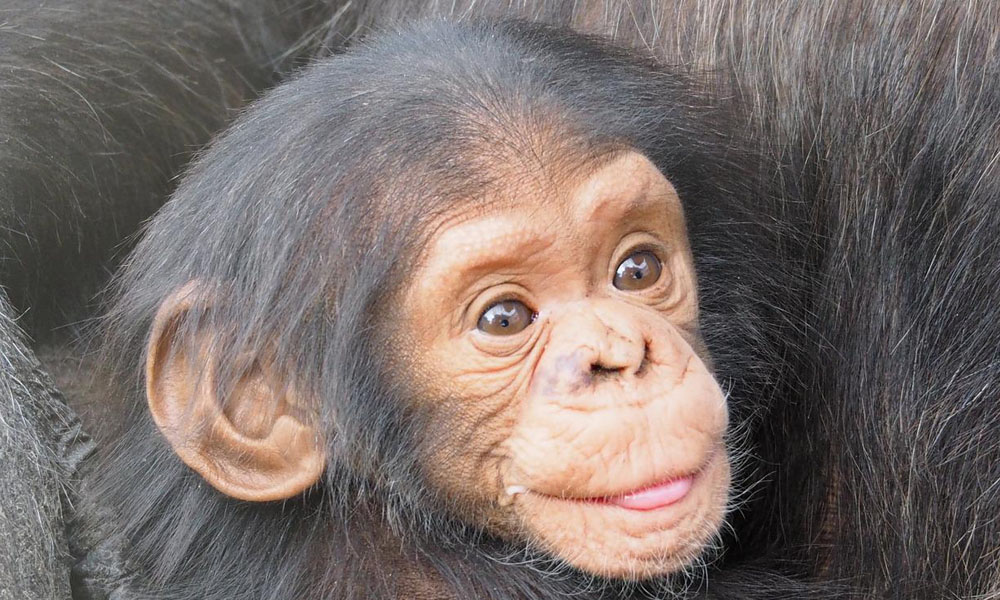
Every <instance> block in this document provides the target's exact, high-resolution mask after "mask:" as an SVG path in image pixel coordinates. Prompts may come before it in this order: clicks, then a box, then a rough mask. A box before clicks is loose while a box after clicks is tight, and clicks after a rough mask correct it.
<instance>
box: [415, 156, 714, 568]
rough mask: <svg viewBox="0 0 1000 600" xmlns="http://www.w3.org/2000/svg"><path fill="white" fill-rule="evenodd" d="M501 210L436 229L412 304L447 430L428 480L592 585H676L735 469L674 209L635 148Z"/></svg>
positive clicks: (426, 380)
mask: <svg viewBox="0 0 1000 600" xmlns="http://www.w3.org/2000/svg"><path fill="white" fill-rule="evenodd" d="M498 200H499V201H498V202H492V203H489V206H493V207H494V208H493V209H488V210H486V211H483V212H479V213H475V214H474V215H473V216H469V217H465V218H456V219H451V220H446V221H444V222H442V223H439V224H438V226H437V227H436V228H434V229H433V234H432V236H431V239H430V243H429V246H428V247H427V249H426V252H425V256H424V258H423V260H422V261H421V265H420V267H419V269H418V270H416V272H415V273H414V275H413V277H412V279H411V285H410V286H409V288H408V289H407V292H406V294H405V301H404V302H403V305H402V310H401V317H402V320H401V323H402V328H403V330H404V331H405V332H406V333H405V335H403V336H401V344H400V346H401V351H402V352H403V354H404V355H405V356H406V357H407V358H406V361H407V362H408V363H409V365H410V366H409V368H408V369H407V370H408V371H409V372H410V374H411V375H412V376H413V377H414V378H415V380H416V381H417V382H418V387H419V388H420V394H419V396H418V397H420V398H422V399H423V400H422V401H425V402H428V403H435V404H437V406H431V407H430V408H431V410H434V411H440V415H441V419H440V420H439V421H438V422H439V423H441V427H440V428H438V429H437V430H436V431H435V432H434V433H433V434H432V435H433V436H434V437H435V438H436V443H435V444H433V447H434V451H433V453H432V456H431V457H429V458H428V459H427V460H429V461H430V462H431V463H432V464H433V468H429V469H427V471H428V472H429V473H430V474H431V477H432V478H433V480H434V483H435V484H436V486H438V487H439V488H440V489H441V490H442V491H443V493H445V494H446V495H448V496H449V497H451V498H452V499H454V500H455V501H456V503H457V505H458V506H460V507H462V510H465V511H467V513H468V514H471V515H475V518H476V519H477V520H483V521H485V522H487V523H489V524H490V525H489V526H490V528H491V529H492V530H494V531H495V532H498V533H500V534H501V535H506V536H512V537H517V538H523V537H528V538H529V539H532V540H536V541H537V542H538V543H539V544H540V545H541V546H542V547H544V548H545V549H547V550H548V551H549V552H551V553H553V554H555V555H556V556H558V557H559V558H561V559H564V560H566V561H567V562H569V563H570V564H573V565H575V566H577V567H579V568H581V569H583V570H586V571H589V572H592V573H597V574H601V575H609V576H629V577H647V576H652V575H655V574H659V573H664V572H670V571H675V570H678V569H681V568H683V567H684V566H685V565H687V564H689V563H690V562H691V561H692V560H694V559H695V558H696V557H697V556H698V555H699V554H700V553H701V551H702V549H703V548H704V547H705V546H706V544H708V543H709V542H710V540H711V538H712V537H713V536H715V535H716V533H717V530H718V528H719V525H720V523H721V521H722V518H723V515H724V512H725V507H726V502H727V494H728V487H729V463H728V459H727V454H726V448H725V446H724V443H723V434H724V432H725V429H726V425H727V413H726V402H725V397H724V395H723V393H722V392H721V390H720V389H719V386H718V384H717V383H716V381H715V379H714V378H713V376H712V374H711V373H710V371H709V368H708V367H707V365H706V362H707V360H706V358H705V357H704V356H703V355H704V352H703V351H702V350H701V348H702V345H701V343H700V340H699V337H698V333H697V320H698V298H697V291H696V285H695V274H694V270H693V266H692V258H691V252H690V249H689V245H688V240H687V235H686V232H685V225H684V217H683V212H682V209H681V204H680V200H679V198H678V196H677V193H676V191H675V190H674V187H673V186H672V185H671V184H670V182H669V181H668V180H667V179H666V178H665V177H664V176H663V175H662V174H661V173H660V172H659V171H658V170H657V169H656V167H655V166H654V165H653V164H652V163H651V162H650V161H649V160H647V159H646V158H645V157H644V156H642V155H640V154H638V153H636V152H631V151H630V152H624V153H618V154H616V155H615V156H614V157H613V158H611V159H610V160H607V161H605V162H603V163H602V164H600V165H599V166H598V167H597V168H596V169H595V168H593V167H590V168H588V169H583V170H582V175H581V172H580V171H578V172H577V173H576V174H575V175H574V176H573V177H562V178H548V177H534V178H526V179H524V180H522V181H520V182H519V183H518V184H516V185H513V186H511V188H510V189H507V190H504V191H503V192H502V198H498Z"/></svg>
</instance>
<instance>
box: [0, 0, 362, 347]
mask: <svg viewBox="0 0 1000 600" xmlns="http://www.w3.org/2000/svg"><path fill="white" fill-rule="evenodd" d="M328 4H330V6H328V7H320V6H317V5H316V4H315V3H312V2H308V1H306V0H281V1H274V0H268V1H266V2H265V1H258V0H254V1H251V2H243V1H238V0H185V1H182V2H161V3H158V2H141V3H137V2H129V1H122V0H97V1H83V0H58V1H56V2H44V3H41V2H37V1H34V0H9V1H7V2H4V5H3V7H2V8H0V72H2V73H3V75H2V77H0V257H2V260H0V281H2V283H3V285H4V287H5V288H6V289H7V290H8V292H9V294H10V300H11V303H12V304H13V305H14V308H15V309H16V310H18V311H19V312H22V313H25V314H24V316H23V317H22V319H21V327H22V328H24V329H26V330H27V331H28V332H29V333H31V334H32V335H33V336H34V337H35V338H36V339H39V338H41V339H48V338H50V337H52V336H51V335H50V331H51V330H52V329H53V328H55V327H58V326H62V325H65V324H66V323H70V322H72V321H73V320H74V319H80V318H81V317H84V316H86V312H85V311H84V310H83V307H84V306H85V305H86V304H87V303H88V302H89V301H90V300H91V298H92V296H93V294H94V293H95V292H96V291H97V290H98V289H99V288H100V285H101V283H102V282H103V281H105V280H106V278H107V275H106V274H107V272H108V262H109V260H110V259H111V256H112V254H113V251H114V248H115V247H116V245H118V244H120V243H121V241H122V240H123V239H124V238H125V237H126V236H128V235H130V234H131V233H133V232H134V230H135V229H136V227H137V226H138V224H139V222H140V221H141V220H143V219H145V218H146V217H148V216H149V214H151V213H152V212H153V211H154V210H155V209H156V208H157V207H158V206H159V205H160V204H161V203H162V202H163V201H164V199H165V198H166V196H167V195H168V194H169V190H170V187H171V178H172V177H174V176H175V175H176V174H177V172H178V171H179V169H180V168H181V166H182V165H183V164H184V163H185V162H186V160H187V159H189V158H190V156H191V154H192V153H193V152H194V151H195V150H197V148H198V147H199V146H200V145H201V144H204V143H205V142H206V141H207V140H208V138H209V136H210V135H211V134H212V133H214V132H215V131H217V130H218V129H220V128H221V127H222V126H223V125H224V124H225V123H226V122H227V121H228V120H229V118H230V117H231V116H232V114H233V113H234V111H235V110H236V109H238V108H240V107H241V106H242V104H243V103H244V102H245V101H246V100H247V99H248V98H249V97H251V96H253V95H254V94H255V93H256V92H257V91H259V90H260V89H261V88H262V87H264V86H266V85H269V84H271V83H273V82H274V78H275V74H276V73H277V72H279V71H280V70H282V69H284V68H287V67H288V66H289V65H288V63H289V62H291V60H292V59H295V58H296V57H297V56H299V55H300V54H301V52H302V51H303V50H304V48H296V43H297V40H299V39H300V38H302V37H303V36H304V32H305V31H307V30H309V29H310V28H312V27H315V26H316V25H317V24H318V23H319V22H321V21H323V20H326V21H327V27H328V28H331V31H344V30H345V29H346V32H350V29H349V24H347V23H345V22H344V21H343V20H330V19H329V17H328V15H327V11H330V10H333V9H334V8H336V5H337V4H339V3H338V2H330V3H328ZM345 19H346V17H345ZM331 26H332V27H331ZM303 41H305V40H303Z"/></svg>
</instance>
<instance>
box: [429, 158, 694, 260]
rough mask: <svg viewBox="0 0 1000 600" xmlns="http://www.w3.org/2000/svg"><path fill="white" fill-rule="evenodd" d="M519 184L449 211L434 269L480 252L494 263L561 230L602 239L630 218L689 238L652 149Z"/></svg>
mask: <svg viewBox="0 0 1000 600" xmlns="http://www.w3.org/2000/svg"><path fill="white" fill-rule="evenodd" d="M551 183H552V182H547V183H542V184H540V185H531V184H529V185H519V186H515V188H514V190H513V191H512V192H511V191H509V193H507V194H504V195H503V197H501V198H500V199H498V200H497V201H495V202H490V203H486V204H484V205H481V206H479V207H477V208H475V209H473V210H471V211H470V213H471V214H456V215H452V216H451V218H447V219H442V220H440V221H439V222H438V223H436V226H434V227H432V228H431V234H430V235H429V239H428V246H427V248H426V249H425V252H424V255H423V259H422V260H421V261H420V264H421V267H422V270H423V271H424V272H427V273H436V272H442V271H450V270H454V269H455V266H456V265H458V264H463V263H466V262H467V261H468V259H469V258H472V257H474V258H475V259H476V261H477V263H481V264H487V265H488V264H489V263H490V262H492V261H494V260H495V261H500V260H502V259H504V258H505V257H508V256H512V255H514V256H528V255H531V254H535V253H538V252H541V251H542V250H544V249H545V248H546V247H548V246H551V245H552V244H554V243H555V242H556V240H557V239H559V238H560V237H574V238H579V239H581V240H583V241H588V240H589V241H595V240H597V239H599V238H600V237H602V236H604V235H605V234H606V233H607V232H609V231H615V230H617V228H618V227H619V225H620V224H622V223H623V222H628V223H631V224H632V225H633V227H635V226H641V227H648V228H650V229H651V230H655V231H657V232H661V233H665V234H667V235H669V236H670V237H671V238H677V239H682V238H686V235H685V233H684V231H683V227H684V221H683V212H682V209H681V204H680V199H679V198H678V196H677V192H676V190H675V189H674V187H673V185H672V184H671V183H670V182H669V181H668V180H667V178H666V177H664V175H663V174H662V173H660V171H659V170H658V169H657V168H656V166H655V165H653V163H652V162H650V161H649V159H647V158H646V157H645V156H643V155H642V154H639V153H638V152H635V151H627V152H622V153H618V154H617V155H615V156H614V157H613V158H611V159H610V160H608V161H605V162H601V163H599V164H598V165H597V166H596V167H592V168H590V169H588V170H585V171H584V172H582V173H580V174H579V175H578V176H577V177H575V178H573V179H571V180H569V181H565V182H563V183H562V184H561V185H560V184H554V185H553V184H551Z"/></svg>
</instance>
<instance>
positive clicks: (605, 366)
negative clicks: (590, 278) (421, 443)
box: [536, 303, 649, 395]
mask: <svg viewBox="0 0 1000 600" xmlns="http://www.w3.org/2000/svg"><path fill="white" fill-rule="evenodd" d="M614 308H618V309H619V311H618V312H617V313H616V312H612V311H613V310H614ZM620 309H621V307H620V306H619V307H610V308H608V309H605V310H601V307H599V306H594V305H592V304H591V303H586V304H582V305H581V306H579V307H575V310H571V311H566V312H565V313H564V316H563V317H562V318H560V319H559V321H558V322H556V323H554V324H553V334H552V337H551V338H550V339H549V341H548V343H547V346H548V347H547V348H546V350H545V353H544V356H543V358H542V363H541V364H540V365H539V369H538V371H537V379H536V383H537V385H538V386H539V387H538V388H536V389H538V390H539V391H540V392H541V393H543V394H544V395H548V394H556V395H561V394H567V393H572V392H575V391H579V390H581V389H583V388H586V387H590V386H592V385H597V384H599V383H600V382H601V381H605V380H607V381H611V380H623V379H628V378H629V377H634V376H636V375H639V374H641V373H642V370H643V368H644V367H645V365H646V362H647V360H649V356H648V354H649V346H648V343H647V339H646V336H645V335H644V333H643V329H642V327H641V323H640V322H639V321H640V320H639V319H637V318H636V315H635V314H634V312H633V311H627V310H625V311H622V310H620Z"/></svg>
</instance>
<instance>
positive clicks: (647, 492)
mask: <svg viewBox="0 0 1000 600" xmlns="http://www.w3.org/2000/svg"><path fill="white" fill-rule="evenodd" d="M692 485H694V476H693V475H689V476H687V477H680V478H677V479H671V480H670V481H664V482H662V483H657V484H656V485H651V486H649V487H647V488H643V489H641V490H636V491H634V492H629V493H628V494H622V495H621V496H610V497H607V498H601V500H600V502H602V503H604V504H611V505H614V506H619V507H621V508H626V509H628V510H656V509H658V508H663V507H665V506H670V505H671V504H675V503H677V502H680V501H681V500H683V499H684V497H685V496H687V495H688V492H690V491H691V486H692Z"/></svg>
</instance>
